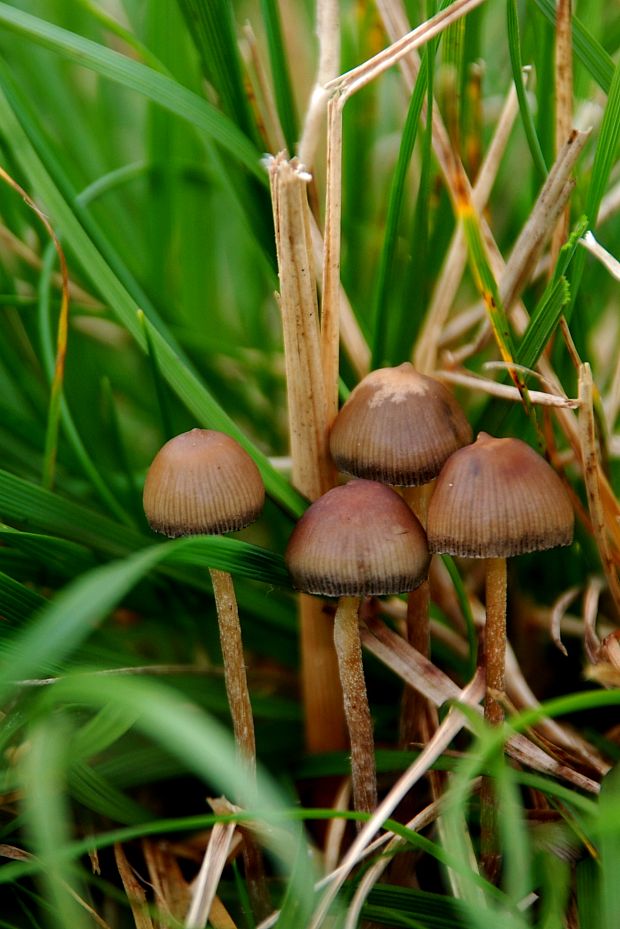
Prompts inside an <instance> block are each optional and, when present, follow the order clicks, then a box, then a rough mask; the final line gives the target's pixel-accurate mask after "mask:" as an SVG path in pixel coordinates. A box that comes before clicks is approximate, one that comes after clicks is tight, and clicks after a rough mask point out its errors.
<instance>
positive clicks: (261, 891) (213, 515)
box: [143, 429, 269, 917]
mask: <svg viewBox="0 0 620 929" xmlns="http://www.w3.org/2000/svg"><path fill="white" fill-rule="evenodd" d="M264 501H265V488H264V485H263V481H262V478H261V476H260V472H259V470H258V468H257V467H256V465H255V464H254V461H253V460H252V458H250V456H249V455H248V453H247V452H246V451H245V450H244V449H243V448H242V447H241V446H240V445H239V443H238V442H236V441H235V440H234V439H233V438H231V437H230V436H228V435H225V434H224V433H222V432H216V431H214V430H211V429H192V430H191V431H190V432H184V433H182V434H181V435H177V436H175V437H174V438H173V439H170V441H169V442H166V444H165V445H164V446H163V447H162V448H161V449H160V450H159V452H158V453H157V455H156V456H155V458H154V459H153V462H152V463H151V466H150V468H149V470H148V473H147V476H146V482H145V484H144V495H143V504H144V512H145V514H146V518H147V520H148V522H149V524H150V526H151V528H152V529H153V530H154V531H155V532H161V533H163V534H164V535H167V536H169V537H171V538H176V537H178V536H189V535H197V534H202V533H207V534H210V535H221V534H223V533H226V532H234V531H236V530H238V529H243V528H245V527H246V526H249V525H250V523H253V522H254V521H255V520H256V519H257V518H258V516H259V515H260V513H261V511H262V508H263V504H264ZM209 573H210V575H211V581H212V584H213V594H214V597H215V606H216V611H217V618H218V625H219V632H220V643H221V647H222V658H223V662H224V681H225V685H226V694H227V697H228V705H229V707H230V714H231V717H232V723H233V731H234V735H235V741H236V744H237V747H238V750H239V753H240V755H241V759H242V761H243V763H244V764H245V765H246V767H247V771H248V776H249V778H250V779H251V781H254V780H255V774H256V741H255V737H254V720H253V717H252V705H251V702H250V694H249V691H248V682H247V676H246V672H245V661H244V656H243V642H242V639H241V625H240V623H239V613H238V609H237V598H236V596H235V589H234V586H233V582H232V578H231V576H230V574H228V572H226V571H217V570H215V569H213V568H211V569H210V571H209ZM244 859H245V869H246V878H247V880H248V884H249V886H250V893H251V897H252V902H253V908H254V911H255V914H256V915H257V916H259V917H261V916H263V915H265V913H266V912H267V911H268V909H269V903H268V896H267V891H266V885H265V883H264V875H263V867H262V861H261V858H260V853H259V851H258V849H257V847H256V845H255V843H254V840H253V839H252V838H251V837H250V836H249V835H247V834H246V835H245V836H244Z"/></svg>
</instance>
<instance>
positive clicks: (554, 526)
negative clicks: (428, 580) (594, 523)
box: [427, 432, 573, 558]
mask: <svg viewBox="0 0 620 929" xmlns="http://www.w3.org/2000/svg"><path fill="white" fill-rule="evenodd" d="M427 532H428V542H429V547H430V550H431V551H432V552H446V553H449V554H451V555H464V556H466V557H468V558H508V557H510V556H511V555H522V554H524V553H525V552H533V551H537V550H541V549H545V548H555V547H556V546H558V545H570V543H571V541H572V538H573V508H572V506H571V502H570V499H569V497H568V494H567V493H566V490H565V489H564V486H563V484H562V481H561V480H560V478H559V477H558V475H557V474H556V473H555V471H554V470H553V468H552V467H551V466H550V465H549V464H547V462H546V461H545V460H544V458H542V457H541V456H540V455H539V454H537V453H536V452H535V451H534V450H533V449H532V448H530V446H529V445H526V443H525V442H521V441H520V439H495V438H492V436H490V435H487V434H486V433H485V432H481V433H480V435H479V436H478V438H477V440H476V441H475V442H474V444H473V445H468V446H467V447H466V448H462V449H459V451H458V452H455V453H454V455H452V457H451V458H450V459H449V460H448V461H447V462H446V464H445V465H444V467H443V469H442V471H441V474H440V475H439V477H438V478H437V483H436V485H435V491H434V493H433V496H432V498H431V502H430V504H429V508H428V523H427Z"/></svg>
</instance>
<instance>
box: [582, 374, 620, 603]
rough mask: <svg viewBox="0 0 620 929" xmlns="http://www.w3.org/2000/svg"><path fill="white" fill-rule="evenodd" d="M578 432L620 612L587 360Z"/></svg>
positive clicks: (585, 476) (595, 518) (594, 514)
mask: <svg viewBox="0 0 620 929" xmlns="http://www.w3.org/2000/svg"><path fill="white" fill-rule="evenodd" d="M579 399H580V401H581V410H580V414H579V433H580V439H581V463H582V471H583V479H584V482H585V486H586V494H587V498H588V509H589V510H590V517H591V519H592V527H593V531H594V538H595V540H596V544H597V546H598V550H599V554H600V557H601V563H602V565H603V571H604V572H605V577H606V578H607V583H608V585H609V590H610V593H611V595H612V597H613V600H614V604H615V606H616V610H617V612H618V613H619V614H620V580H619V579H618V572H617V569H616V565H615V563H614V559H613V557H612V553H611V547H610V542H609V537H608V535H607V527H606V519H605V510H604V500H603V495H602V493H601V480H600V478H601V468H600V463H599V458H598V451H597V442H596V427H595V423H594V385H593V382H592V372H591V370H590V365H589V364H588V363H587V362H586V363H585V364H583V365H582V366H581V369H580V372H579Z"/></svg>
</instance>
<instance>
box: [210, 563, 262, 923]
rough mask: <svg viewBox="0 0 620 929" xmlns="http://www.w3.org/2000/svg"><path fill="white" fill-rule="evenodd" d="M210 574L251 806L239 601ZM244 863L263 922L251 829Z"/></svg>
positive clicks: (222, 574)
mask: <svg viewBox="0 0 620 929" xmlns="http://www.w3.org/2000/svg"><path fill="white" fill-rule="evenodd" d="M209 574H210V575H211V582H212V584H213V594H214V597H215V607H216V610H217V621H218V625H219V630H220V644H221V648H222V659H223V662H224V682H225V685H226V696H227V697H228V706H229V708H230V715H231V717H232V724H233V732H234V734H235V743H236V745H237V750H238V752H239V756H240V760H241V763H242V764H243V765H244V766H245V768H246V772H247V777H248V787H249V793H250V804H251V802H252V797H253V796H255V794H256V740H255V737H254V718H253V716H252V704H251V703H250V692H249V690H248V680H247V676H246V673H245V659H244V655H243V642H242V640H241V624H240V623H239V612H238V610H237V598H236V596H235V588H234V586H233V581H232V577H231V576H230V574H228V572H227V571H216V570H215V568H210V569H209ZM243 863H244V870H245V878H246V881H247V884H248V890H249V893H250V900H251V902H252V910H253V912H254V915H255V916H256V918H257V919H262V918H263V917H265V916H266V915H267V913H268V912H269V911H270V908H271V907H270V901H269V893H268V890H267V884H266V881H265V871H264V867H263V859H262V855H261V852H260V849H259V848H258V846H257V844H256V842H255V840H254V837H253V836H252V835H251V834H250V832H249V830H248V829H245V830H243Z"/></svg>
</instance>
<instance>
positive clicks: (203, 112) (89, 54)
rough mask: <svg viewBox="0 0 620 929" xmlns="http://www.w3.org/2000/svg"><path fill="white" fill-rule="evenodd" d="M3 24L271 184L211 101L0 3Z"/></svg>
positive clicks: (248, 147)
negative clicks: (148, 104) (188, 129)
mask: <svg viewBox="0 0 620 929" xmlns="http://www.w3.org/2000/svg"><path fill="white" fill-rule="evenodd" d="M0 26H3V27H4V28H5V30H7V31H9V32H10V33H13V34H15V35H19V36H23V37H24V38H26V39H29V40H30V41H32V42H36V43H37V44H39V45H42V46H43V47H44V48H49V49H51V50H52V51H54V52H56V53H57V54H60V55H62V56H63V57H64V58H66V59H67V60H69V61H73V62H75V63H76V64H79V65H82V66H83V67H86V68H90V69H91V70H92V71H95V72H96V73H97V74H101V75H102V76H103V77H107V78H109V79H110V80H112V81H116V82H118V83H120V84H122V85H123V86H124V87H127V88H129V89H130V90H134V91H135V92H136V93H139V94H141V95H143V96H145V97H147V98H148V99H149V100H152V101H153V102H154V103H157V104H158V105H159V106H162V107H164V108H165V109H167V110H170V112H172V113H174V114H175V115H177V116H179V117H180V118H181V119H184V120H186V121H187V122H189V123H191V124H192V125H193V126H195V127H196V128H197V129H200V130H202V131H203V132H204V133H205V134H206V135H207V137H208V138H209V139H211V140H212V141H214V142H217V143H218V144H219V145H221V146H222V148H224V149H225V150H226V151H227V152H229V153H230V154H231V155H233V157H235V158H236V159H237V160H238V161H239V162H240V163H241V164H243V165H245V167H246V168H248V169H249V170H250V171H251V172H252V173H253V174H254V175H255V176H256V177H257V178H258V180H260V181H261V182H262V183H263V184H264V185H266V184H267V177H266V174H265V171H264V169H263V168H262V165H261V164H260V152H259V150H258V149H257V148H256V147H255V146H254V145H253V144H252V143H251V142H250V141H249V140H248V138H247V137H246V136H245V135H244V134H243V132H241V131H240V130H239V129H238V128H237V127H236V126H235V125H234V123H233V122H232V121H231V120H230V119H229V118H228V117H227V116H225V115H224V114H223V113H221V112H220V111H219V110H217V109H216V108H215V107H214V106H213V105H212V104H210V103H208V101H206V100H204V99H202V98H201V97H199V96H198V95H197V94H195V93H194V92H193V91H191V90H188V89H187V88H186V87H183V86H182V85H181V84H178V83H177V82H176V81H174V80H172V79H171V78H169V77H167V76H166V75H165V74H161V73H159V72H158V71H154V70H153V69H152V68H149V67H148V66H147V65H144V64H141V63H140V62H138V61H133V60H132V59H130V58H127V57H126V56H125V55H121V54H120V53H119V52H115V51H112V50H111V49H109V48H105V47H104V46H102V45H99V44H98V43H97V42H92V41H91V40H90V39H86V38H84V37H83V36H79V35H76V34H75V33H73V32H69V31H68V30H66V29H62V28H60V27H59V26H55V25H53V24H52V23H48V22H46V21H45V20H43V19H39V18H38V17H36V16H31V15H30V14H29V13H25V12H23V11H22V10H18V9H16V8H15V7H13V6H9V4H7V3H0Z"/></svg>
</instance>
